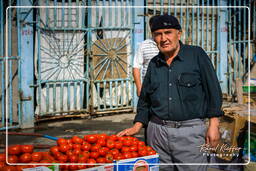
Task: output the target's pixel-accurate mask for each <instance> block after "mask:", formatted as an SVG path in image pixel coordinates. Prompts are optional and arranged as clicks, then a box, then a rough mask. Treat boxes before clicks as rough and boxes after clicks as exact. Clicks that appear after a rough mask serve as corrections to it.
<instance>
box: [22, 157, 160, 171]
mask: <svg viewBox="0 0 256 171" xmlns="http://www.w3.org/2000/svg"><path fill="white" fill-rule="evenodd" d="M58 168H59V167H58V166H54V167H53V166H51V167H50V168H48V167H44V166H40V167H35V168H28V169H23V170H24V171H59V169H58ZM79 171H159V155H158V154H156V155H151V156H145V157H138V158H131V159H125V160H119V161H114V163H113V164H108V165H104V166H98V167H93V168H88V169H82V170H79Z"/></svg>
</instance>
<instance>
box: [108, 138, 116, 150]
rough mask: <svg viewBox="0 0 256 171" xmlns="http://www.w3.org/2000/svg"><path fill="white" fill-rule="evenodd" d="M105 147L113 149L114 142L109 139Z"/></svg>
mask: <svg viewBox="0 0 256 171" xmlns="http://www.w3.org/2000/svg"><path fill="white" fill-rule="evenodd" d="M106 146H107V147H108V148H110V149H112V148H114V147H115V142H114V141H113V140H111V139H109V140H107V144H106Z"/></svg>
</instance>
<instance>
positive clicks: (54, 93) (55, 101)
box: [53, 84, 57, 111]
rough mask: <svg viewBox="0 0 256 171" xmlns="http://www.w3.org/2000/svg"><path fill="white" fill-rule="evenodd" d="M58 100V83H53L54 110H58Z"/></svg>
mask: <svg viewBox="0 0 256 171" xmlns="http://www.w3.org/2000/svg"><path fill="white" fill-rule="evenodd" d="M56 106H57V100H56V84H53V111H56Z"/></svg>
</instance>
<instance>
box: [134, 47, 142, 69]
mask: <svg viewBox="0 0 256 171" xmlns="http://www.w3.org/2000/svg"><path fill="white" fill-rule="evenodd" d="M142 65H143V51H142V43H140V44H139V47H138V49H137V51H136V53H135V56H134V58H133V68H139V69H141V68H142Z"/></svg>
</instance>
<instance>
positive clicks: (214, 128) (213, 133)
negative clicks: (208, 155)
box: [205, 118, 220, 147]
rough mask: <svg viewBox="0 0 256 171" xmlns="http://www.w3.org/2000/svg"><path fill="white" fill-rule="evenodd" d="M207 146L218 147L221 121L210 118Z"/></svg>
mask: <svg viewBox="0 0 256 171" xmlns="http://www.w3.org/2000/svg"><path fill="white" fill-rule="evenodd" d="M205 138H206V144H209V145H210V146H211V147H216V146H217V145H218V143H219V140H220V132H219V119H218V118H210V120H209V127H208V130H207V133H206V137H205Z"/></svg>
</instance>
